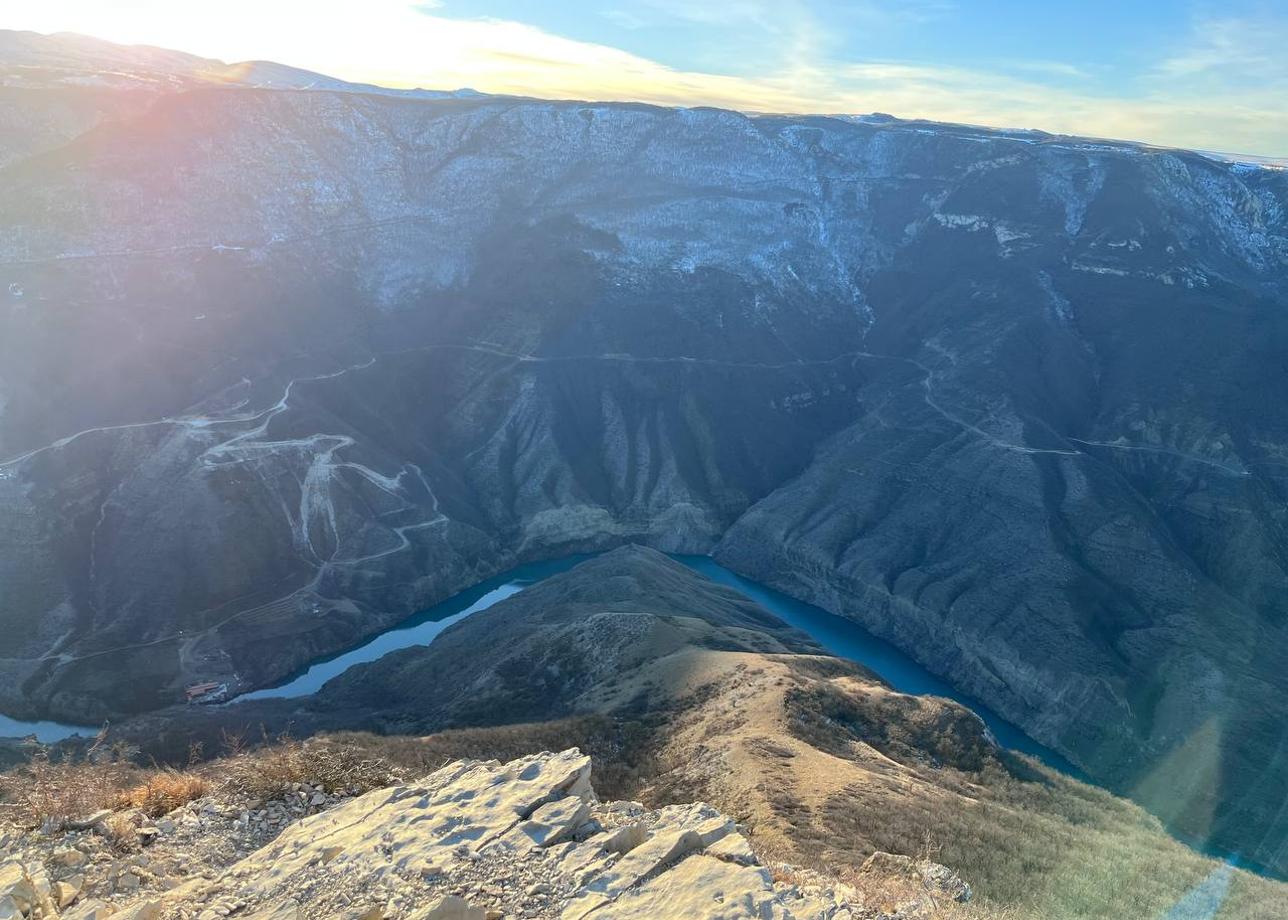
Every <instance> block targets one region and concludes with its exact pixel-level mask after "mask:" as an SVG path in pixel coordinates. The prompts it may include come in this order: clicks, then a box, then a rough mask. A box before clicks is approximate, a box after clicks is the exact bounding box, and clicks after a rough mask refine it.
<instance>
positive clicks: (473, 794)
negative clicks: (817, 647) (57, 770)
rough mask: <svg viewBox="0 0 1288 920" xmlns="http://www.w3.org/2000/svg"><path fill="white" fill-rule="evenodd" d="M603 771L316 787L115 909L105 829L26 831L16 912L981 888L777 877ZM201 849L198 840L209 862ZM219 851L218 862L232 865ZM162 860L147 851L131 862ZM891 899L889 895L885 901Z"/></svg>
mask: <svg viewBox="0 0 1288 920" xmlns="http://www.w3.org/2000/svg"><path fill="white" fill-rule="evenodd" d="M590 770H591V767H590V758H589V757H587V756H585V755H583V754H582V753H581V752H580V751H578V750H577V749H575V748H573V749H570V750H566V751H563V752H562V753H542V754H536V755H532V756H528V757H523V758H520V759H518V760H514V761H512V762H510V763H507V764H501V763H499V762H497V761H489V762H480V761H474V760H460V761H456V762H454V763H451V764H448V765H447V766H444V767H442V768H441V769H439V770H438V771H436V772H434V773H432V774H431V775H429V776H427V777H425V778H424V779H422V780H420V781H419V782H415V783H409V784H405V785H400V786H394V787H388V788H383V789H377V790H375V791H373V792H369V793H367V794H365V795H362V796H359V797H356V798H349V799H344V798H343V797H335V796H330V797H328V796H327V795H326V794H325V793H322V792H318V791H312V794H311V795H310V791H309V790H305V791H304V792H303V794H301V795H300V798H301V799H302V800H307V801H308V802H309V806H308V807H309V808H318V807H322V808H323V810H321V811H317V812H316V813H313V814H309V815H307V816H305V817H301V818H300V819H299V820H294V821H290V820H289V818H288V820H287V821H285V822H283V821H281V820H280V819H278V821H277V823H285V824H286V827H285V829H284V830H282V831H281V833H280V834H278V835H277V836H276V838H275V839H273V840H272V841H271V842H269V843H267V844H266V845H264V846H262V847H261V848H259V849H258V850H256V851H254V852H252V853H250V854H249V855H246V856H244V857H243V858H241V859H240V860H237V861H234V862H231V864H228V865H226V866H225V867H224V868H223V869H222V871H211V868H212V867H210V866H206V867H202V866H193V867H190V868H191V871H192V872H193V877H192V878H191V880H189V881H183V882H176V881H174V880H170V881H168V882H165V883H163V884H162V885H161V886H159V887H162V888H164V887H169V890H168V891H162V890H156V889H155V888H153V889H151V890H147V889H143V890H137V891H134V892H133V894H129V893H128V892H127V893H124V894H123V893H122V891H121V889H120V885H119V883H117V884H116V885H115V886H114V887H115V888H116V890H117V893H116V895H115V902H114V903H112V902H109V901H108V900H100V899H98V898H96V897H91V896H88V895H87V896H84V897H82V896H81V892H82V891H89V890H90V889H91V888H92V887H93V886H92V884H91V883H90V882H88V881H87V875H89V874H90V873H92V872H93V870H94V868H95V866H99V867H101V866H102V865H103V864H104V863H106V862H112V861H111V860H109V859H106V858H105V857H104V856H103V855H102V853H101V844H100V843H99V842H98V841H97V840H96V838H95V835H94V834H93V833H92V832H88V833H85V834H82V835H79V836H77V835H75V834H72V835H70V840H69V839H63V840H61V841H60V840H56V839H53V838H51V837H49V836H48V835H46V836H45V837H44V838H42V839H41V841H40V842H33V841H32V840H26V841H22V840H20V841H16V842H14V843H13V848H12V849H10V846H9V844H8V843H7V844H6V851H7V852H8V853H9V854H10V856H11V859H10V861H8V862H6V863H5V864H4V865H3V867H0V920H9V918H36V917H40V918H45V917H62V918H64V920H98V918H102V917H106V916H112V917H116V918H118V920H160V918H166V920H170V918H197V920H215V918H222V917H230V916H234V917H238V918H242V917H244V918H248V920H252V918H253V920H297V918H304V917H309V918H321V917H351V918H361V920H382V918H415V920H430V918H436V920H449V918H453V920H500V918H508V917H515V918H562V920H580V918H583V917H588V916H592V915H593V916H594V917H595V918H597V920H607V918H635V917H638V918H658V917H679V918H686V920H701V918H711V920H716V918H737V917H756V918H766V920H769V918H774V920H790V918H818V920H823V918H828V920H847V918H852V920H858V918H865V920H866V918H893V917H897V918H914V917H929V916H936V915H937V911H938V909H939V906H940V905H950V904H952V903H953V902H958V901H965V900H968V899H969V898H970V888H969V886H967V885H966V884H965V883H964V882H962V881H961V880H960V879H959V878H957V876H956V875H954V874H953V873H952V872H951V871H949V870H947V869H946V868H944V867H942V866H938V865H935V864H933V863H930V862H927V861H921V862H917V861H914V860H911V859H909V858H907V857H896V856H890V855H889V854H877V855H876V856H874V857H872V859H870V860H869V861H868V863H867V864H866V865H865V866H864V868H863V870H862V871H861V872H860V873H859V878H860V879H863V878H864V877H867V878H869V879H870V880H871V881H873V882H874V883H875V884H874V885H873V886H872V887H871V888H865V889H864V890H863V891H861V890H860V888H858V887H854V886H851V885H845V884H841V883H839V882H836V881H835V880H827V879H824V878H823V877H821V876H818V875H815V874H813V873H809V872H807V871H805V870H799V869H797V870H792V869H791V868H790V867H782V866H779V867H775V868H774V869H773V870H772V871H771V868H770V867H768V866H765V865H763V864H762V863H761V862H760V860H759V859H758V858H757V856H756V855H755V853H753V852H752V849H751V847H750V845H749V844H748V842H747V840H746V838H745V837H743V835H742V834H741V833H740V832H739V830H738V828H737V827H736V826H735V824H734V822H733V821H732V820H731V819H729V818H727V817H725V816H724V815H722V814H720V813H719V812H718V811H716V810H715V809H714V808H712V807H710V806H709V805H705V804H701V803H697V804H690V805H670V806H666V807H664V808H660V809H658V810H656V811H648V810H645V809H644V807H643V806H641V805H639V804H637V803H634V802H613V803H609V804H604V803H600V802H599V801H598V799H597V797H596V795H595V792H594V789H593V788H592V786H591V782H590ZM297 794H298V793H297ZM328 806H329V807H328ZM291 808H292V806H289V805H288V806H286V809H285V810H286V812H287V813H288V815H289V813H290V811H291ZM295 809H296V810H297V811H298V810H304V809H303V808H301V806H295ZM233 810H234V811H236V809H233ZM273 810H274V809H272V808H270V809H269V812H270V814H267V815H265V814H260V815H256V816H252V815H251V814H250V813H247V812H243V813H241V814H240V815H233V816H232V817H231V819H230V820H224V821H222V822H207V821H203V820H202V817H201V816H203V815H210V814H214V813H218V811H219V808H218V807H217V806H213V805H212V804H211V803H209V802H202V801H200V800H199V801H196V802H193V803H190V804H189V805H187V806H185V807H184V808H183V809H180V811H179V813H177V815H172V816H171V817H169V818H167V819H163V820H162V821H159V822H157V824H158V825H160V828H158V829H155V830H156V832H157V833H158V834H162V835H175V834H180V833H181V832H182V830H183V828H184V827H196V826H210V825H212V824H213V825H218V826H220V827H222V828H223V829H224V830H226V829H227V828H228V827H230V826H231V828H232V829H233V832H234V833H243V834H244V833H247V832H249V831H251V830H252V826H253V825H255V824H265V823H267V824H269V825H271V824H273V823H274V819H273V817H272V814H271V812H272V811H273ZM153 830H154V829H153V828H149V833H151V832H152V831H153ZM261 832H262V831H261ZM271 832H272V830H271V829H270V830H269V833H271ZM211 833H212V835H214V836H218V833H219V831H213V830H212V832H211ZM159 842H160V843H161V845H162V847H164V842H161V841H159ZM206 842H207V843H208V842H209V841H206ZM223 842H224V843H226V844H229V843H230V841H229V839H227V838H226V839H225V840H224V841H223ZM69 844H70V845H69ZM230 845H233V846H235V844H230ZM42 848H43V849H42ZM96 848H98V850H100V852H97V853H96ZM199 849H200V847H198V846H196V845H195V841H194V849H193V852H194V854H196V853H197V852H198V850H199ZM218 851H219V848H218V847H215V848H214V850H213V851H212V852H208V854H207V855H208V856H209V857H210V858H211V859H212V861H215V862H217V861H218V855H219V853H218ZM145 852H146V851H145ZM14 855H16V856H17V857H18V858H16V859H13V858H12V857H13V856H14ZM194 858H195V859H198V860H199V859H201V858H202V857H201V856H195V857H194ZM146 863H147V860H146V859H144V860H142V861H140V860H139V859H138V858H137V857H136V858H135V859H134V860H133V861H131V862H130V865H131V866H138V865H146ZM114 868H115V869H119V866H116V867H114ZM102 874H103V873H102V872H100V875H102ZM124 874H130V875H133V876H134V877H135V878H139V877H144V878H146V877H147V876H148V875H149V874H150V873H148V872H147V871H146V870H144V871H142V872H135V870H130V871H129V872H126V873H122V875H124ZM129 887H131V888H137V887H138V886H129ZM875 891H879V892H880V897H879V898H877V900H879V901H880V903H870V902H872V901H873V892H875Z"/></svg>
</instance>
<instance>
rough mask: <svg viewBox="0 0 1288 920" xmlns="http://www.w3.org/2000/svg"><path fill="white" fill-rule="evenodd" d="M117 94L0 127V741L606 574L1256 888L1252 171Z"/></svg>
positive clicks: (1279, 183) (1025, 137)
mask: <svg viewBox="0 0 1288 920" xmlns="http://www.w3.org/2000/svg"><path fill="white" fill-rule="evenodd" d="M157 85H158V86H159V85H160V84H159V83H158V84H157ZM114 92H115V91H114V90H112V89H111V88H110V87H108V88H103V87H96V88H93V89H83V90H77V89H74V88H68V87H66V86H61V87H59V88H58V89H57V93H55V94H53V95H50V93H51V88H50V87H48V86H38V87H23V86H19V85H16V84H14V83H12V82H10V83H9V85H7V86H6V87H5V90H4V93H3V94H0V108H2V109H3V113H4V114H3V120H4V123H12V124H28V123H31V122H32V121H33V120H32V118H31V113H32V112H42V111H45V112H48V113H49V116H48V118H45V119H36V122H38V123H39V124H41V125H45V126H46V127H47V128H48V130H45V131H44V133H42V134H41V136H40V137H39V138H36V137H34V136H33V137H31V138H26V137H25V136H24V139H23V140H21V141H20V142H18V143H16V144H11V145H10V146H9V147H6V150H5V154H4V156H5V164H4V165H3V166H2V167H0V188H3V196H4V208H3V213H2V214H0V584H2V585H3V586H4V589H3V590H4V603H3V605H0V619H2V621H3V627H4V630H5V635H6V636H7V637H9V639H8V640H7V644H6V647H5V650H4V656H3V661H0V676H3V678H4V679H3V681H0V703H2V704H3V707H4V709H5V710H6V711H7V712H10V713H14V714H37V713H42V714H52V715H58V716H62V717H64V718H67V719H73V720H94V719H99V718H102V717H106V716H118V715H121V714H126V713H130V712H138V711H142V710H147V709H152V708H156V707H160V706H163V705H166V704H168V703H170V702H173V701H174V700H175V699H176V698H178V696H179V694H180V693H181V692H182V688H183V687H184V686H185V685H186V684H187V683H189V682H193V681H196V680H207V679H209V680H215V681H228V682H230V683H232V684H234V685H237V686H243V687H245V686H257V685H261V684H263V683H265V682H267V681H270V680H273V679H275V678H277V677H280V676H282V675H284V674H287V673H289V672H290V671H292V670H293V669H294V668H296V667H297V666H298V665H299V664H300V663H301V662H303V661H305V660H308V659H310V658H312V657H314V656H316V655H318V654H321V653H325V652H327V651H330V650H335V649H338V648H342V647H345V646H347V645H349V644H352V643H353V642H355V641H356V640H358V639H359V638H361V637H363V636H366V635H370V634H371V633H373V632H375V631H377V630H379V629H381V628H383V627H385V626H387V625H389V624H390V623H392V622H394V621H396V620H397V619H399V618H400V617H402V616H404V615H406V614H408V613H410V612H412V611H414V610H416V609H418V608H420V607H423V606H425V605H427V604H428V603H430V602H433V601H436V600H439V599H441V598H443V597H445V596H446V595H448V594H450V593H452V592H454V591H456V590H458V589H460V588H462V587H464V586H466V585H468V584H472V583H474V582H477V581H478V580H480V579H482V578H484V577H486V576H488V575H491V574H494V573H496V572H498V571H500V570H503V569H505V568H507V567H509V566H510V565H512V564H513V563H515V562H516V561H520V560H524V559H532V558H537V557H547V556H551V555H556V554H562V553H567V552H569V551H574V550H581V549H592V548H607V547H610V546H613V545H617V544H619V543H621V542H624V541H627V540H638V541H643V542H647V543H649V544H651V545H654V546H657V547H662V548H668V549H685V550H696V551H712V552H714V553H715V554H716V556H717V558H718V559H720V560H721V561H722V562H724V563H726V564H728V565H730V566H731V567H733V568H735V569H737V570H739V571H741V572H743V573H745V574H747V575H749V576H752V577H755V578H758V579H760V580H762V581H765V582H767V583H770V584H773V585H775V586H777V587H780V588H782V589H784V590H786V591H788V592H789V593H793V594H796V595H798V596H800V597H803V598H805V599H808V600H811V601H814V602H816V603H819V604H821V605H822V606H824V607H826V608H828V609H830V610H833V611H835V612H837V613H840V614H843V615H845V616H850V617H853V618H855V619H857V620H859V621H861V622H862V623H863V624H864V625H866V626H867V627H868V628H869V629H871V630H872V631H874V632H876V633H877V634H879V635H881V636H883V637H886V638H889V639H891V640H892V641H894V642H896V643H897V644H899V645H900V646H902V647H903V648H905V649H906V650H908V651H909V652H911V653H912V654H914V655H915V656H917V657H918V659H919V660H921V661H922V662H923V663H924V664H925V665H927V666H928V667H929V668H931V669H932V670H935V671H936V672H938V673H940V674H943V675H945V676H947V677H948V678H949V679H951V680H952V681H953V682H954V683H955V684H956V685H958V686H960V687H962V688H963V689H964V690H966V691H967V692H969V693H970V694H972V695H973V696H975V697H978V698H979V699H981V700H983V701H985V702H986V703H988V704H989V705H990V706H992V707H993V708H994V709H996V710H997V711H999V712H1000V713H1002V714H1003V715H1005V716H1006V717H1008V718H1009V719H1011V720H1012V721H1014V722H1016V723H1018V724H1020V725H1021V726H1023V727H1025V728H1026V729H1027V730H1028V731H1029V732H1030V733H1031V734H1033V735H1034V737H1036V738H1038V739H1039V740H1041V741H1043V742H1044V743H1046V744H1048V745H1050V746H1052V747H1055V748H1057V749H1058V750H1060V751H1062V752H1063V753H1066V754H1067V755H1068V756H1069V757H1071V758H1072V759H1073V760H1075V761H1076V762H1077V763H1079V764H1080V765H1082V766H1083V767H1085V768H1086V769H1087V770H1088V771H1089V772H1090V773H1092V774H1093V775H1096V776H1098V777H1100V778H1101V779H1103V780H1105V781H1106V782H1109V783H1112V784H1113V785H1115V787H1116V788H1119V789H1123V790H1126V791H1130V792H1132V793H1133V794H1135V795H1137V796H1139V797H1140V798H1141V799H1142V800H1144V801H1148V802H1150V803H1151V805H1152V806H1153V807H1155V808H1158V809H1160V810H1163V809H1170V811H1169V817H1170V818H1172V819H1174V820H1175V821H1176V822H1177V823H1179V824H1180V825H1181V826H1183V827H1185V828H1186V829H1188V830H1190V831H1193V832H1195V833H1197V834H1200V835H1204V836H1209V835H1210V836H1211V837H1213V838H1214V839H1216V840H1218V841H1221V842H1223V843H1224V844H1225V845H1227V846H1229V847H1231V848H1236V849H1239V850H1242V851H1246V852H1256V853H1258V854H1260V858H1262V859H1263V860H1265V861H1269V862H1274V861H1276V860H1281V859H1282V858H1283V857H1284V840H1285V839H1286V837H1288V835H1286V834H1285V826H1284V820H1285V818H1284V815H1283V814H1282V813H1281V811H1280V810H1279V807H1280V803H1282V801H1283V798H1284V790H1285V778H1286V777H1288V752H1286V751H1285V747H1284V745H1285V741H1284V736H1283V733H1282V731H1281V730H1280V722H1281V719H1280V716H1281V714H1282V712H1283V711H1284V706H1285V699H1286V692H1285V691H1286V690H1288V687H1286V685H1285V677H1284V672H1283V669H1282V668H1281V667H1279V660H1280V659H1281V657H1282V652H1283V650H1284V648H1285V647H1286V645H1288V643H1286V637H1285V629H1288V621H1285V619H1284V616H1283V611H1284V610H1285V609H1288V607H1286V604H1288V573H1286V571H1285V565H1284V561H1283V560H1284V558H1285V557H1284V548H1285V543H1284V537H1283V526H1284V519H1283V517H1284V511H1283V509H1284V507H1285V501H1284V499H1285V495H1284V478H1283V477H1284V470H1285V463H1288V429H1286V428H1285V419H1284V416H1283V413H1282V412H1281V411H1280V409H1279V407H1280V406H1281V405H1282V403H1283V397H1284V396H1285V395H1286V394H1285V393H1284V387H1285V379H1284V376H1283V374H1282V365H1283V357H1284V354H1285V350H1286V348H1288V319H1285V317H1288V312H1285V305H1288V288H1286V287H1285V271H1286V269H1285V266H1286V262H1285V259H1286V258H1288V216H1286V215H1288V211H1286V208H1288V174H1285V173H1284V172H1283V171H1282V170H1275V169H1270V168H1255V167H1251V166H1247V165H1241V164H1237V163H1235V164H1232V163H1226V162H1217V161H1214V160H1211V159H1208V158H1205V157H1202V156H1198V155H1195V154H1190V153H1185V152H1180V151H1165V150H1154V149H1147V148H1142V147H1137V146H1133V145H1125V144H1104V143H1099V142H1092V141H1087V140H1084V139H1077V138H1056V137H1048V136H1044V135H1038V134H1031V133H1023V132H1018V133H1017V132H1009V133H1008V132H990V131H982V130H975V129H966V128H961V127H954V126H940V125H927V124H920V123H905V122H899V121H890V122H883V123H872V122H870V121H865V120H861V119H849V118H810V117H758V118H748V117H745V116H742V115H739V114H735V113H730V112H720V111H713V110H701V109H698V110H666V109H657V108H650V107H644V106H631V105H593V104H580V103H546V102H539V101H530V100H510V99H487V98H451V99H443V100H424V99H413V98H402V97H391V96H387V95H378V94H371V93H363V92H356V91H353V90H352V88H346V87H337V88H334V89H333V90H331V91H296V90H292V89H289V88H287V89H265V88H256V87H253V86H247V85H232V86H210V85H204V84H203V85H200V86H196V87H195V88H194V87H193V86H192V85H190V84H187V83H184V84H183V85H181V86H177V87H170V88H168V89H158V90H156V91H155V92H154V93H152V94H150V95H148V96H147V97H146V98H142V97H138V96H130V97H129V98H128V99H126V98H125V97H123V96H119V95H115V94H114ZM141 98H142V101H140V99H141ZM10 134H11V132H6V137H8V136H9V135H10ZM123 676H128V679H122V678H123ZM1194 763H1200V764H1202V768H1201V769H1200V770H1197V771H1196V770H1192V769H1190V765H1192V764H1194ZM1178 784H1179V785H1178ZM1177 788H1181V789H1182V790H1183V791H1184V793H1185V794H1184V795H1179V796H1178V795H1177V794H1176V790H1177ZM1177 803H1179V804H1177Z"/></svg>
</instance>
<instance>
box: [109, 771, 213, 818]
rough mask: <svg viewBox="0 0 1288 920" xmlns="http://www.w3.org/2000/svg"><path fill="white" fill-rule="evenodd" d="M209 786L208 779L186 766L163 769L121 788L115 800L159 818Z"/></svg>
mask: <svg viewBox="0 0 1288 920" xmlns="http://www.w3.org/2000/svg"><path fill="white" fill-rule="evenodd" d="M210 789H211V783H210V780H208V779H207V778H206V777H204V776H201V775H200V774H198V773H194V772H191V771H187V770H174V769H164V770H160V771H158V772H156V773H153V774H152V775H151V776H149V777H148V778H147V779H146V780H145V781H144V782H142V783H140V784H139V785H137V786H135V787H133V788H131V789H127V790H126V791H125V792H123V793H122V794H121V795H120V797H119V799H118V803H119V804H122V805H125V806H127V807H130V808H137V809H138V810H139V811H141V812H143V814H145V815H147V816H148V817H149V818H159V817H161V816H162V815H166V814H169V813H170V812H172V811H174V810H175V809H176V808H179V807H180V806H183V805H187V804H188V803H189V802H191V801H193V800H194V799H199V798H201V797H202V796H203V795H205V794H206V793H207V792H209V791H210Z"/></svg>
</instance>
